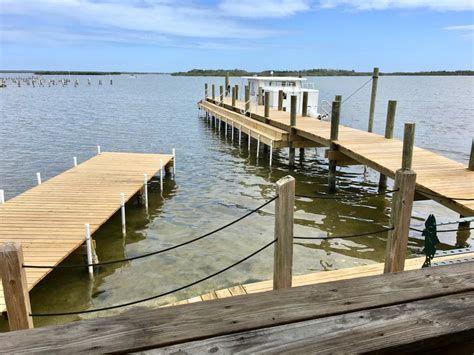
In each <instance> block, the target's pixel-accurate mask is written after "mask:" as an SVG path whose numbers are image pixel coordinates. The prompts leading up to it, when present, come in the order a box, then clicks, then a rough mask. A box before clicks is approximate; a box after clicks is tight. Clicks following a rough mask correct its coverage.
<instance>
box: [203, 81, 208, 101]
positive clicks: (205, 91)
mask: <svg viewBox="0 0 474 355" xmlns="http://www.w3.org/2000/svg"><path fill="white" fill-rule="evenodd" d="M207 89H208V87H207V83H205V84H204V99H207V97H208V96H209V95H208V90H207Z"/></svg>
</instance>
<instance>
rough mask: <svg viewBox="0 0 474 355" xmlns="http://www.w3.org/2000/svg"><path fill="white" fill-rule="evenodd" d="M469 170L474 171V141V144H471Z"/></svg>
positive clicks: (473, 141) (473, 142)
mask: <svg viewBox="0 0 474 355" xmlns="http://www.w3.org/2000/svg"><path fill="white" fill-rule="evenodd" d="M468 169H469V170H474V139H473V140H472V143H471V156H470V157H469V165H468Z"/></svg>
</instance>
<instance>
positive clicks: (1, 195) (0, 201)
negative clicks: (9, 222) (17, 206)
mask: <svg viewBox="0 0 474 355" xmlns="http://www.w3.org/2000/svg"><path fill="white" fill-rule="evenodd" d="M4 203H5V191H3V190H0V204H2V205H3V204H4Z"/></svg>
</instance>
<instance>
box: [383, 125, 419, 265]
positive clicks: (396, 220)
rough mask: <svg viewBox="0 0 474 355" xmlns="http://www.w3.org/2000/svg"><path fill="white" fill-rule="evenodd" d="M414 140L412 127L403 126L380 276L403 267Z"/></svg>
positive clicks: (412, 186) (412, 191)
mask: <svg viewBox="0 0 474 355" xmlns="http://www.w3.org/2000/svg"><path fill="white" fill-rule="evenodd" d="M414 139H415V124H414V123H405V132H404V136H403V153H402V154H403V155H402V167H401V169H399V170H397V172H396V173H395V184H394V189H395V190H398V191H396V192H394V193H393V198H392V211H391V215H390V224H391V226H392V227H393V230H391V231H389V233H388V239H387V249H386V252H385V267H384V273H388V272H397V271H403V269H404V268H405V258H406V254H407V244H408V235H409V232H410V221H411V210H412V207H413V199H414V196H415V187H416V173H415V172H414V171H413V170H411V166H412V159H413V142H414Z"/></svg>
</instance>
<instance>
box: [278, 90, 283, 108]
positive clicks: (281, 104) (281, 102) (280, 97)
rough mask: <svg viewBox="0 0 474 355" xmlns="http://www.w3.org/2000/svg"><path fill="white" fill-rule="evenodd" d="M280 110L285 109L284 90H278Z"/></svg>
mask: <svg viewBox="0 0 474 355" xmlns="http://www.w3.org/2000/svg"><path fill="white" fill-rule="evenodd" d="M278 111H283V90H278Z"/></svg>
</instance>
